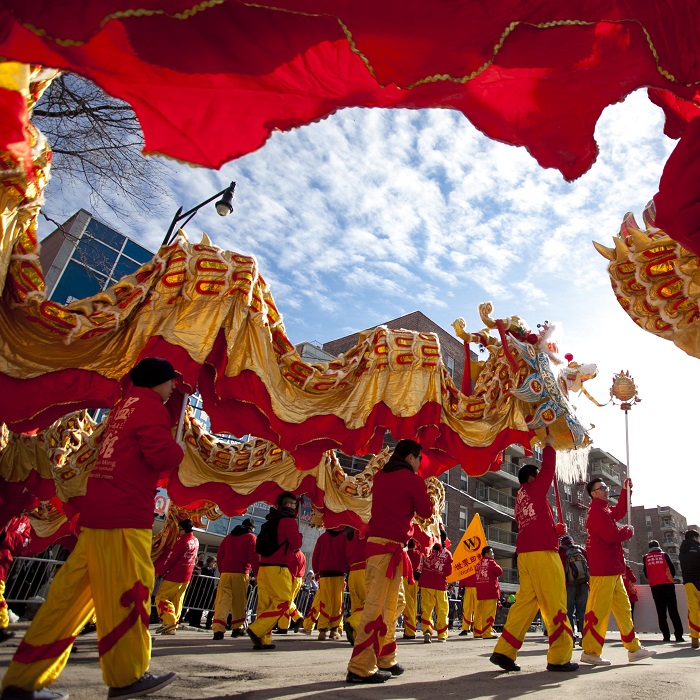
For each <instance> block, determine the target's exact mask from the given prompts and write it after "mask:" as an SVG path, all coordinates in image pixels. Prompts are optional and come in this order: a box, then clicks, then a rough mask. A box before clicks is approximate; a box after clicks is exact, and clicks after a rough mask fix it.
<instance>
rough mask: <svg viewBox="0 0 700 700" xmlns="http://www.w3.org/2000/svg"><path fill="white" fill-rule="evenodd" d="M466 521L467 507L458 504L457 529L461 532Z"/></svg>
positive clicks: (465, 527)
mask: <svg viewBox="0 0 700 700" xmlns="http://www.w3.org/2000/svg"><path fill="white" fill-rule="evenodd" d="M467 521H468V516H467V507H466V506H460V507H459V529H460V531H461V532H464V531H465V530H466V529H467Z"/></svg>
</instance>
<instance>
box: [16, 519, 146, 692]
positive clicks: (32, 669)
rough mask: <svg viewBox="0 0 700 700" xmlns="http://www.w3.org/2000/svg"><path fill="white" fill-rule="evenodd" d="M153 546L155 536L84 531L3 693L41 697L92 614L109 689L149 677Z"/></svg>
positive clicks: (18, 655)
mask: <svg viewBox="0 0 700 700" xmlns="http://www.w3.org/2000/svg"><path fill="white" fill-rule="evenodd" d="M151 539H152V533H151V531H150V530H140V529H135V528H128V529H113V530H96V529H91V528H86V527H84V528H83V529H82V531H81V533H80V536H79V538H78V542H77V544H76V546H75V549H74V551H73V553H72V554H71V555H70V556H69V557H68V559H67V561H66V562H65V563H64V564H63V566H61V568H60V569H59V571H58V573H57V574H56V576H55V577H54V580H53V583H52V584H51V587H50V588H49V592H48V595H47V596H46V602H45V603H44V604H43V605H42V606H41V607H40V608H39V612H38V613H37V614H36V617H35V618H34V620H33V621H32V624H31V625H30V627H29V629H28V630H27V633H26V634H25V635H24V639H23V640H22V642H21V643H20V645H19V647H18V649H17V651H16V652H15V655H14V657H13V659H12V662H11V663H10V667H9V668H8V670H7V673H6V674H5V677H4V678H3V688H7V687H8V686H14V687H17V688H23V689H24V690H37V689H39V688H44V687H45V686H47V685H49V684H51V683H53V682H54V681H55V680H56V678H57V677H58V676H59V674H60V673H61V671H62V670H63V667H64V666H65V665H66V662H67V661H68V656H69V654H70V650H71V647H72V646H73V642H74V641H75V638H76V636H77V635H78V634H79V633H80V631H81V630H82V629H83V627H85V625H86V624H87V623H88V622H89V621H90V619H91V618H92V615H93V612H96V614H97V639H98V643H97V650H98V653H99V656H100V665H101V667H102V678H103V679H104V682H105V683H106V684H107V685H108V686H110V687H112V688H121V687H124V686H127V685H131V684H132V683H134V682H136V681H137V680H138V679H139V678H140V677H141V676H142V675H143V674H144V673H145V672H146V671H147V670H148V665H149V663H150V660H151V635H150V634H149V631H148V623H149V618H150V610H151V591H152V590H153V582H154V573H153V563H152V562H151Z"/></svg>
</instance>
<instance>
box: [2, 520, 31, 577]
mask: <svg viewBox="0 0 700 700" xmlns="http://www.w3.org/2000/svg"><path fill="white" fill-rule="evenodd" d="M0 533H4V535H5V536H4V538H3V539H2V542H0V581H5V580H7V573H8V572H9V570H10V566H11V564H12V560H13V558H14V557H18V556H19V555H20V554H22V551H23V550H24V549H25V547H26V546H27V545H28V544H29V541H30V539H31V538H30V535H31V526H30V524H29V518H28V517H27V516H26V515H24V514H22V515H17V516H15V517H14V518H12V519H11V520H10V522H9V523H7V525H6V526H5V528H4V530H0Z"/></svg>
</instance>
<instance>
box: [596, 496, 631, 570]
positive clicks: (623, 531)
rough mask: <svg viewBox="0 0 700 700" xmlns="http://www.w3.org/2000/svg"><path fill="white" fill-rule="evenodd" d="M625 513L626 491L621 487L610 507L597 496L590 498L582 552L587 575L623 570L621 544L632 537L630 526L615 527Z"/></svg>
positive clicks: (623, 561) (623, 557)
mask: <svg viewBox="0 0 700 700" xmlns="http://www.w3.org/2000/svg"><path fill="white" fill-rule="evenodd" d="M626 513H627V491H626V489H624V488H623V489H622V492H621V493H620V498H619V500H618V502H617V505H616V506H615V507H614V508H610V506H608V504H607V503H606V502H605V501H603V500H601V499H600V498H594V499H593V500H592V501H591V507H590V510H589V511H588V517H587V518H586V530H588V539H587V540H586V553H587V554H588V569H589V571H590V572H591V576H621V575H622V574H624V573H625V553H624V551H623V550H622V543H623V542H625V541H626V540H629V539H630V538H631V537H632V528H630V527H628V526H627V525H623V526H621V527H620V526H618V524H617V521H618V520H622V518H624V517H625V515H626Z"/></svg>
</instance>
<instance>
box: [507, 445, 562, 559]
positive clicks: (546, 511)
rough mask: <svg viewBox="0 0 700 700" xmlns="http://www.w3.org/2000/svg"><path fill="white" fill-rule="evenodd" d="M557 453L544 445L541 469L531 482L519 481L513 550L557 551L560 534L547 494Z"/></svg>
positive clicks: (519, 551) (523, 551)
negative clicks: (555, 525)
mask: <svg viewBox="0 0 700 700" xmlns="http://www.w3.org/2000/svg"><path fill="white" fill-rule="evenodd" d="M556 463H557V453H556V452H555V451H554V448H553V447H551V445H546V446H545V448H544V453H543V455H542V469H540V472H539V474H538V475H537V477H536V478H535V480H534V481H533V482H532V483H530V484H522V485H521V486H520V489H519V490H518V495H517V496H516V498H515V521H516V523H517V524H518V537H517V539H516V541H515V550H516V552H517V553H518V554H524V553H525V552H548V551H552V552H556V551H557V550H558V549H559V537H558V536H557V533H556V530H555V529H554V513H552V506H550V505H549V501H548V500H547V494H548V493H549V489H550V487H551V486H552V481H553V480H554V467H555V466H556Z"/></svg>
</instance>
